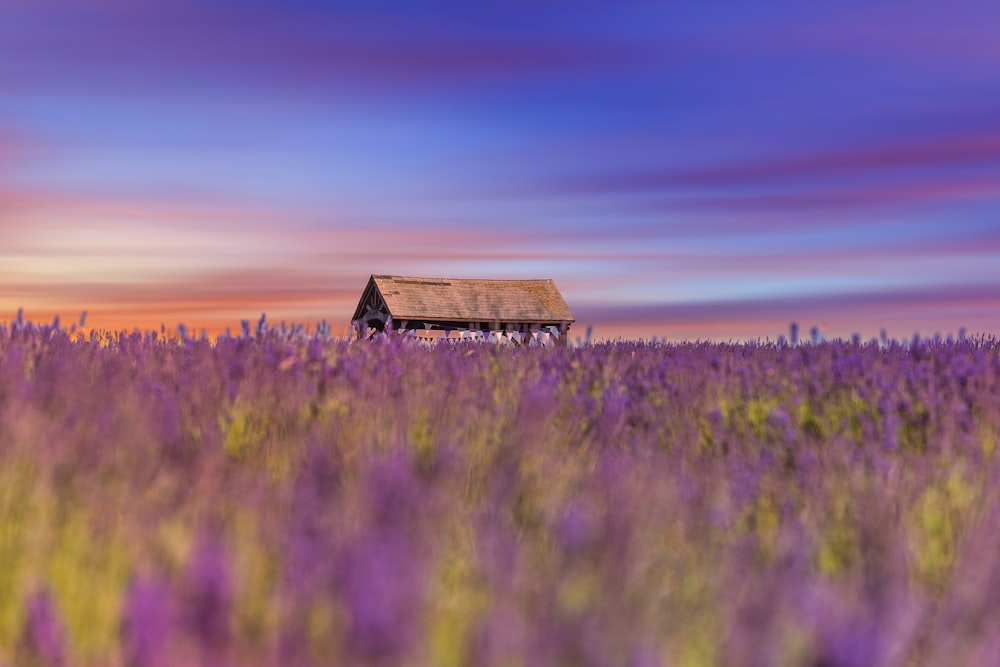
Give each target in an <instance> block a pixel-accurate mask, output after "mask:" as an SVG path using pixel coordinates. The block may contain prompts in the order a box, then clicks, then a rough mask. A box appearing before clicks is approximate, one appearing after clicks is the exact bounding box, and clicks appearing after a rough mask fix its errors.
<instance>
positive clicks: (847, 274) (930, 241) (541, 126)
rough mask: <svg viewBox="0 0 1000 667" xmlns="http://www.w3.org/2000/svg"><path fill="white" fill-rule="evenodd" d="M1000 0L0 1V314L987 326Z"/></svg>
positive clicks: (928, 329) (602, 326)
mask: <svg viewBox="0 0 1000 667" xmlns="http://www.w3.org/2000/svg"><path fill="white" fill-rule="evenodd" d="M998 32H1000V3H996V2H995V1H994V2H979V1H972V0H953V1H950V2H947V3H944V2H940V1H938V0H933V1H931V0H907V2H901V1H897V0H885V1H883V2H871V1H870V0H868V1H865V2H861V1H855V0H842V1H841V2H836V3H811V2H802V1H801V0H795V1H788V2H772V1H762V2H752V3H751V2H745V1H734V0H723V1H719V2H686V1H681V0H676V1H661V2H632V1H627V2H616V3H607V2H600V3H599V2H590V1H588V0H575V1H573V2H570V1H565V0H556V1H554V2H543V3H535V2H525V1H520V0H505V1H503V2H499V1H496V0H483V1H482V2H479V1H477V2H467V1H466V2H438V1H434V0H431V1H429V2H421V3H410V2H384V1H382V0H372V1H370V2H364V3H340V2H315V1H314V2H305V1H296V0H284V1H282V2H270V1H258V0H240V1H239V2H237V1H235V0H234V1H231V2H230V1H227V0H221V1H211V0H199V1H192V0H93V1H92V2H87V3H81V2H69V1H64V0H0V322H3V321H10V320H12V319H13V318H14V317H15V314H16V312H17V310H18V309H19V308H23V309H24V315H25V317H26V318H28V319H32V320H34V321H46V320H50V319H51V318H52V317H53V316H54V315H56V314H59V315H61V316H62V321H63V322H64V323H67V324H68V323H69V322H72V321H76V320H77V319H78V318H79V316H80V314H81V312H82V311H87V313H88V317H87V326H88V327H90V328H95V329H105V330H119V329H128V330H131V329H134V328H139V329H159V328H160V327H161V325H163V326H165V327H166V328H167V329H168V330H173V329H174V328H175V327H176V325H177V324H178V323H184V324H185V325H187V327H188V328H189V329H191V330H194V331H197V330H199V329H202V328H204V329H206V330H207V331H209V332H210V333H212V334H216V333H219V332H221V331H223V330H224V329H226V328H227V327H229V328H231V329H232V330H233V331H238V330H239V326H240V320H243V319H250V320H252V321H256V320H257V319H258V318H259V316H260V315H261V313H267V316H268V319H269V320H270V321H272V322H276V321H279V320H286V321H288V322H290V323H291V322H295V323H302V324H315V323H316V322H318V321H320V320H324V319H325V320H326V321H327V322H328V323H329V324H330V325H331V327H332V329H333V331H334V332H345V333H346V330H347V328H348V326H349V319H350V317H351V314H352V312H353V310H354V307H355V305H356V303H357V300H358V299H359V298H360V296H361V291H362V290H363V288H364V287H365V284H366V282H367V279H368V276H369V275H370V274H373V273H374V274H399V275H409V276H425V277H454V278H461V277H468V278H472V277H490V278H552V279H554V280H555V282H556V284H557V285H558V287H559V288H560V290H561V291H562V293H563V295H564V297H565V298H566V300H567V302H568V304H569V305H570V308H571V309H572V310H573V312H574V314H575V316H576V319H577V323H576V325H575V326H574V328H573V330H572V332H571V335H575V336H583V335H584V331H585V330H586V329H587V328H588V327H592V329H593V337H594V338H597V339H601V338H606V339H615V338H639V337H642V338H649V337H653V336H656V337H659V338H661V339H668V340H683V339H702V340H704V339H711V340H746V339H772V340H773V339H776V338H777V337H778V336H780V335H783V334H785V335H787V333H788V330H789V324H790V323H791V322H793V321H794V322H797V323H798V324H799V327H800V329H801V330H802V331H803V332H808V331H809V330H810V329H811V328H812V327H817V328H818V330H819V331H821V332H822V334H823V335H824V336H826V337H828V338H835V337H847V336H850V335H852V334H859V335H861V336H862V337H864V338H866V339H867V338H870V337H875V336H878V335H879V333H880V332H881V331H882V330H885V331H886V332H887V333H888V335H889V336H890V337H895V338H907V339H908V338H909V337H911V336H912V335H913V334H914V333H919V334H921V335H927V336H930V335H933V334H935V333H941V334H943V335H947V334H952V333H957V332H958V331H959V329H961V328H964V329H965V330H966V331H967V332H969V333H978V332H982V333H988V334H995V333H998V332H1000V39H997V34H998Z"/></svg>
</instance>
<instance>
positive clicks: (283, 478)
mask: <svg viewBox="0 0 1000 667" xmlns="http://www.w3.org/2000/svg"><path fill="white" fill-rule="evenodd" d="M998 396H1000V341H997V340H996V339H992V338H976V339H968V340H961V341H955V342H950V341H949V342H922V341H915V342H907V343H905V344H901V343H895V342H891V341H890V342H889V343H888V344H883V345H880V344H877V343H875V342H872V343H867V344H859V343H857V342H854V343H848V342H824V343H820V344H815V345H814V344H804V345H794V346H793V345H788V344H785V343H778V344H772V343H766V344H764V343H757V344H716V343H691V344H671V345H667V344H654V343H630V342H619V343H610V344H598V345H587V346H583V347H576V348H572V347H571V348H551V347H549V348H536V347H521V348H518V347H513V346H510V347H508V346H494V345H485V344H460V345H452V344H441V345H439V346H438V347H435V348H427V347H420V346H416V345H412V344H407V343H405V342H403V341H400V340H389V341H388V342H385V343H378V344H369V343H361V344H357V343H356V344H348V343H346V342H345V341H342V340H334V339H330V338H329V337H328V336H327V335H326V334H325V332H322V331H321V332H319V333H314V334H312V335H309V334H308V333H307V332H302V331H299V330H295V331H289V330H284V331H282V330H281V329H270V328H267V327H266V326H264V327H261V328H260V329H259V330H258V331H257V332H256V333H252V334H249V335H244V336H240V337H231V338H224V339H221V340H219V341H218V343H217V344H210V343H209V342H207V341H203V340H194V339H189V338H187V337H185V338H183V339H178V338H177V337H174V339H173V340H164V339H163V337H162V336H155V335H154V334H152V333H147V334H139V333H134V334H126V333H122V334H115V335H97V334H94V335H92V336H90V337H86V338H85V337H83V336H81V335H79V334H76V333H74V332H70V331H65V330H63V329H60V328H59V327H58V325H45V326H38V325H32V324H29V323H25V322H20V321H15V322H12V323H7V324H0V664H2V665H5V666H6V667H22V666H27V667H34V666H43V665H44V666H62V667H73V666H77V665H88V666H90V665H93V666H98V665H100V666H128V667H174V666H180V665H183V666H189V665H192V666H198V665H205V666H210V665H211V666H223V667H225V666H234V667H235V666H243V665H246V666H251V667H252V666H258V665H261V666H262V665H289V666H293V667H295V666H310V665H316V666H320V665H323V666H328V665H360V666H364V665H384V666H388V665H402V666H414V667H417V666H434V667H449V666H464V665H470V666H477V667H478V666H483V667H490V666H501V665H503V666H514V665H523V666H525V667H529V666H536V665H537V666H554V665H566V666H569V665H573V666H577V665H581V666H586V665H594V666H604V665H607V666H615V665H621V666H628V667H653V666H658V665H662V666H664V667H667V666H684V667H701V666H710V665H720V666H721V665H725V666H736V667H738V666H744V665H745V666H747V667H750V666H761V667H764V666H770V665H789V666H803V667H806V666H808V667H863V666H866V667H868V666H879V665H886V666H889V665H899V666H903V665H907V666H911V665H928V666H940V665H977V666H982V665H996V664H1000V462H998V458H997V454H996V449H997V442H998V436H1000V432H998V429H1000V399H998Z"/></svg>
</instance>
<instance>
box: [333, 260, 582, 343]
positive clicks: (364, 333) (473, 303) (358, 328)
mask: <svg viewBox="0 0 1000 667" xmlns="http://www.w3.org/2000/svg"><path fill="white" fill-rule="evenodd" d="M351 320H352V321H351V324H352V326H353V327H354V332H355V336H356V337H357V338H358V339H361V340H364V339H367V338H371V337H372V336H374V335H375V334H377V333H380V332H383V331H385V330H386V329H390V328H391V329H393V330H395V331H399V332H403V333H406V334H408V335H412V336H415V337H417V338H420V339H423V340H435V339H439V338H449V337H454V338H474V339H481V340H495V341H498V342H502V341H503V340H507V341H511V342H516V343H524V342H531V341H532V340H534V341H537V342H539V343H554V344H557V345H565V344H566V340H567V337H568V334H569V327H570V325H571V324H573V322H574V321H575V320H574V319H573V313H571V312H570V309H569V306H567V305H566V301H565V300H564V299H563V297H562V294H560V293H559V290H558V289H557V288H556V285H555V283H554V282H552V281H551V280H479V279H465V278H409V277H404V276H374V275H373V276H372V277H371V278H369V279H368V285H367V286H366V287H365V290H364V292H363V293H362V294H361V300H360V301H359V302H358V307H357V308H356V309H355V310H354V317H352V318H351Z"/></svg>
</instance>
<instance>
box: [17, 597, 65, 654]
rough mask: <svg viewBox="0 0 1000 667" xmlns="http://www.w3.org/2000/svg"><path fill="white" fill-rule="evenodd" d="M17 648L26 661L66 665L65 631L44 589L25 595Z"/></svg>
mask: <svg viewBox="0 0 1000 667" xmlns="http://www.w3.org/2000/svg"><path fill="white" fill-rule="evenodd" d="M21 649H22V651H23V655H24V656H25V657H26V661H27V662H31V663H32V664H37V665H40V666H44V667H62V666H63V665H65V664H66V632H65V630H64V629H63V624H62V620H61V619H60V618H59V610H58V609H57V608H56V603H55V601H54V600H53V599H52V596H51V595H50V594H49V592H48V591H47V590H45V589H42V590H39V591H37V592H36V593H34V594H32V595H31V596H29V597H28V599H27V601H26V603H25V620H24V630H23V632H22V633H21Z"/></svg>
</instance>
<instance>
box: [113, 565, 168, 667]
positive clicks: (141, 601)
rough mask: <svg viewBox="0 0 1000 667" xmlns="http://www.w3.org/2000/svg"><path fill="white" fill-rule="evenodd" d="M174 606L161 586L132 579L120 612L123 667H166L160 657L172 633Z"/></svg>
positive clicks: (160, 584)
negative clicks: (124, 666)
mask: <svg viewBox="0 0 1000 667" xmlns="http://www.w3.org/2000/svg"><path fill="white" fill-rule="evenodd" d="M174 606H175V603H174V599H173V596H172V594H171V591H170V589H169V588H168V587H167V585H166V584H165V583H163V582H161V581H159V580H157V579H155V578H152V577H144V576H138V575H137V576H133V578H132V580H131V581H130V582H129V586H128V590H127V592H126V594H125V604H124V608H123V609H122V626H121V636H122V657H123V659H124V661H125V665H126V666H127V667H160V666H161V665H162V666H166V665H167V663H166V662H165V657H164V653H165V651H166V648H167V643H168V641H169V639H170V635H171V632H172V631H173V615H174V613H175V610H174Z"/></svg>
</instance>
